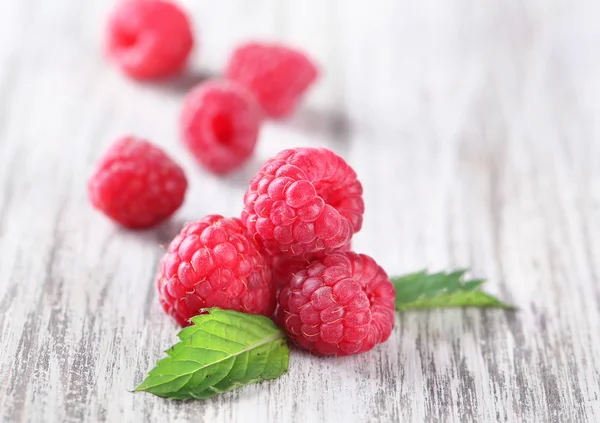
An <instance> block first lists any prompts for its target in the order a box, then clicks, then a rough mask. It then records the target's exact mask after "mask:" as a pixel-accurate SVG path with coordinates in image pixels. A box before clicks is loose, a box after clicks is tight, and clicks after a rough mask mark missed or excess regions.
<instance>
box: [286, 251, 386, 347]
mask: <svg viewBox="0 0 600 423" xmlns="http://www.w3.org/2000/svg"><path fill="white" fill-rule="evenodd" d="M394 299H395V291H394V286H393V285H392V283H391V282H390V281H389V279H388V277H387V274H386V273H385V271H384V270H383V269H382V268H381V267H379V266H378V265H377V263H376V262H375V261H374V260H373V259H372V258H370V257H368V256H366V255H364V254H356V253H351V252H344V253H334V254H329V255H327V256H325V257H324V258H323V259H321V260H315V261H313V262H311V263H310V264H309V265H308V266H306V267H305V269H304V270H301V271H297V272H295V273H294V274H293V275H290V277H289V280H288V281H287V284H285V286H284V287H283V288H282V289H281V292H280V293H279V298H278V308H277V315H276V317H277V320H278V321H279V323H280V324H282V325H283V326H284V327H285V329H286V331H287V332H288V336H289V337H290V339H291V340H292V341H294V342H295V343H296V344H297V345H299V346H300V347H302V348H304V349H306V350H308V351H310V352H311V353H313V354H318V355H338V356H343V355H350V354H358V353H362V352H365V351H369V350H370V349H372V348H373V347H374V346H375V345H377V344H380V343H382V342H384V341H386V340H387V339H388V337H389V336H390V334H391V332H392V329H393V328H394V321H395V320H394V319H395V307H394Z"/></svg>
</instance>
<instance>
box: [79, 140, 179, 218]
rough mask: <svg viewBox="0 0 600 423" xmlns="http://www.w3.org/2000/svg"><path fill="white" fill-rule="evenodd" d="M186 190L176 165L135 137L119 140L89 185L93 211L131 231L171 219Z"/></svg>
mask: <svg viewBox="0 0 600 423" xmlns="http://www.w3.org/2000/svg"><path fill="white" fill-rule="evenodd" d="M186 189H187V180H186V178H185V174H184V173H183V170H182V169H181V168H180V167H179V166H178V165H177V163H175V162H174V161H173V160H172V159H171V158H170V157H169V156H167V155H166V154H165V153H164V151H162V150H161V149H160V148H158V147H156V146H155V145H152V144H150V143H149V142H147V141H143V140H141V139H138V138H134V137H125V138H121V139H119V140H117V141H116V142H115V143H114V144H113V145H112V147H110V149H109V150H108V151H107V152H106V153H105V154H104V156H103V157H102V158H101V160H100V162H99V163H98V166H97V167H96V171H95V172H94V174H93V175H92V177H91V178H90V179H89V181H88V194H89V197H90V201H91V202H92V204H93V205H94V207H96V208H97V209H98V210H100V211H102V212H103V213H104V214H106V215H107V216H108V217H110V218H111V219H113V220H115V221H117V222H119V223H121V224H122V225H124V226H127V227H130V228H147V227H150V226H154V225H156V224H158V223H160V222H162V221H163V220H165V219H166V218H167V217H169V216H171V215H172V214H173V213H174V212H175V210H177V209H178V208H179V206H181V204H182V203H183V199H184V197H185V191H186Z"/></svg>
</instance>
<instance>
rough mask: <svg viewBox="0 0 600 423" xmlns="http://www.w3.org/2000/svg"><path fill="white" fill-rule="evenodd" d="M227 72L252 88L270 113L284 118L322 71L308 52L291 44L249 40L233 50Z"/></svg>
mask: <svg viewBox="0 0 600 423" xmlns="http://www.w3.org/2000/svg"><path fill="white" fill-rule="evenodd" d="M225 75H226V76H227V78H229V79H232V80H235V81H237V82H239V83H241V84H243V85H245V86H246V87H248V89H249V90H250V91H252V92H253V93H254V94H255V95H256V97H257V98H258V101H259V103H260V104H261V106H262V108H263V110H264V111H265V113H266V114H267V115H269V116H270V117H272V118H280V117H284V116H286V115H288V114H290V113H291V112H292V111H293V109H294V108H295V107H296V104H297V103H298V102H299V101H300V99H301V97H302V95H303V94H304V92H305V91H306V90H307V89H308V87H310V85H311V84H312V83H313V82H314V81H315V80H316V79H317V76H318V70H317V67H316V66H315V65H314V63H313V62H312V61H311V59H309V58H308V57H307V56H306V55H305V54H304V53H302V52H300V51H297V50H294V49H292V48H290V47H286V46H283V45H279V44H266V43H248V44H244V45H242V46H240V47H238V48H237V49H236V50H235V51H234V52H233V55H232V56H231V59H230V60H229V64H228V66H227V70H226V71H225Z"/></svg>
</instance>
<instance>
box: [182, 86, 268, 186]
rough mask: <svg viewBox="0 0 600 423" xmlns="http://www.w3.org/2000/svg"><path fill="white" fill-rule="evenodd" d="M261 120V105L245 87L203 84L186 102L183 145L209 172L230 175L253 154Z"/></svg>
mask: <svg viewBox="0 0 600 423" xmlns="http://www.w3.org/2000/svg"><path fill="white" fill-rule="evenodd" d="M261 118H262V114H261V110H260V106H259V105H258V103H257V102H256V99H255V98H254V96H253V95H252V94H251V93H250V92H248V91H247V90H246V89H245V88H244V87H243V86H241V85H238V84H236V83H235V82H231V81H224V80H223V81H219V80H213V81H208V82H204V83H202V84H200V85H199V86H197V87H196V88H194V89H193V90H192V91H191V92H190V93H189V94H188V95H187V97H186V99H185V102H184V105H183V111H182V115H181V127H182V137H183V142H184V144H185V145H186V146H187V147H188V149H189V150H190V152H191V153H192V155H193V156H194V158H195V159H196V160H197V161H198V162H199V163H200V164H202V165H203V166H205V167H206V168H207V169H209V170H210V171H212V172H215V173H217V174H224V173H228V172H231V171H233V170H235V169H237V168H239V167H240V166H242V165H243V164H244V162H246V161H247V160H248V159H249V158H250V156H251V155H252V153H253V152H254V148H255V147H256V141H257V139H258V133H259V130H260V125H261Z"/></svg>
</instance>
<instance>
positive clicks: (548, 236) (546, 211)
mask: <svg viewBox="0 0 600 423" xmlns="http://www.w3.org/2000/svg"><path fill="white" fill-rule="evenodd" d="M185 5H186V6H187V7H188V8H189V10H191V11H192V13H193V17H194V22H195V26H196V28H197V29H198V31H199V33H200V46H201V47H200V48H199V49H198V50H197V52H196V54H195V56H194V58H193V61H192V66H191V70H190V73H189V74H188V75H187V76H185V77H182V78H179V79H177V80H173V81H169V82H168V83H166V84H164V85H142V84H135V83H131V82H130V81H127V80H125V79H124V78H123V77H121V76H120V75H119V74H118V73H117V72H115V71H114V69H112V68H110V67H108V66H107V64H106V62H105V61H104V60H103V58H102V55H101V34H102V27H103V23H104V20H105V16H106V13H107V11H108V10H109V8H110V7H111V6H112V1H111V0H95V1H93V2H91V1H81V0H53V1H44V0H27V1H22V0H2V2H0V270H1V271H0V351H1V353H0V421H7V422H13V421H29V422H41V421H44V422H53V421H56V422H67V421H73V422H77V421H109V422H129V421H132V422H138V421H160V422H183V421H207V422H230V421H240V422H244V421H249V422H250V421H269V422H270V421H273V422H288V421H290V422H313V421H315V422H317V421H324V422H348V423H349V422H368V421H373V422H375V421H416V422H418V421H440V422H446V421H452V422H469V421H538V422H554V421H556V422H567V421H577V422H584V421H589V422H596V421H600V331H599V330H598V328H599V327H600V241H599V238H600V237H599V235H600V50H599V48H598V46H599V45H600V26H598V24H597V17H598V16H600V6H599V4H598V3H597V2H592V1H584V0H581V1H566V0H551V1H549V0H546V1H542V0H527V1H523V0H507V1H502V2H496V1H491V0H486V1H472V0H452V1H450V0H449V1H443V2H434V1H432V0H425V1H420V2H409V1H405V0H403V1H397V0H371V1H369V2H364V1H360V0H345V1H341V0H336V1H330V2H322V1H318V0H305V1H302V2H297V1H279V0H231V1H219V2H210V1H202V2H199V1H193V0H186V1H185ZM249 37H255V38H266V39H279V40H284V41H287V42H291V43H294V44H296V45H299V46H301V47H303V48H304V49H306V50H308V51H310V52H311V53H312V54H313V56H314V57H315V58H316V59H317V60H318V61H319V62H320V63H321V65H322V70H323V77H322V79H321V80H320V82H319V84H318V86H317V87H316V88H315V89H314V90H313V91H312V92H311V93H310V95H309V97H308V98H307V101H306V102H305V104H304V106H303V108H302V109H301V110H299V111H298V113H297V114H296V115H295V116H294V117H292V118H291V119H289V120H288V121H285V122H277V123H268V124H267V125H266V126H265V128H264V131H263V133H262V136H261V142H260V147H259V149H258V151H257V154H256V158H255V160H253V161H252V163H250V164H249V165H248V167H247V168H246V169H244V170H242V171H240V172H239V173H237V174H235V175H232V176H229V177H227V178H224V179H220V178H216V177H214V176H212V175H210V174H208V173H206V172H205V171H203V170H202V169H199V168H198V167H197V166H195V165H194V163H193V162H192V160H191V159H190V157H189V156H188V155H187V154H186V153H185V151H184V150H183V148H182V146H181V145H180V143H179V142H178V128H177V118H178V114H179V107H180V104H181V100H182V96H183V95H184V93H185V91H186V90H187V89H188V88H189V87H190V86H191V85H193V84H194V83H195V82H197V81H198V80H199V78H200V77H199V75H201V74H202V73H204V72H207V71H208V72H215V71H218V70H219V69H220V68H222V66H223V64H224V63H225V61H226V59H227V56H228V54H229V52H230V50H231V48H232V47H233V46H234V45H235V44H236V43H238V42H239V41H241V40H244V39H247V38H249ZM125 133H134V134H139V135H141V136H146V137H149V138H151V139H152V140H154V141H155V142H156V143H158V144H161V145H163V146H164V147H166V148H167V149H168V150H169V151H170V152H171V153H172V154H173V155H174V156H176V157H177V158H178V160H179V161H180V162H181V163H182V164H183V166H184V167H185V169H186V170H187V172H188V175H189V178H190V182H191V184H190V190H189V193H188V197H187V201H186V203H185V205H184V207H183V208H182V209H181V210H180V211H179V212H178V214H177V215H176V217H175V218H174V219H173V220H172V221H171V222H169V223H167V224H165V225H163V226H162V227H160V228H158V229H156V230H150V231H145V232H127V231H123V230H120V229H118V228H116V227H115V226H113V225H112V224H111V223H109V222H107V221H106V220H105V219H104V218H103V217H102V216H100V215H99V214H98V213H95V212H94V211H93V210H91V208H90V206H89V205H88V203H87V199H86V193H85V180H86V177H87V175H88V174H89V173H90V171H91V169H92V167H93V164H94V162H95V160H96V159H97V158H98V157H99V155H100V154H101V152H102V151H103V150H104V149H105V148H106V146H107V145H108V144H109V143H110V142H111V141H112V140H113V139H114V138H115V137H116V136H119V135H122V134H125ZM297 145H325V146H329V147H331V148H333V149H335V150H336V151H338V152H339V153H340V154H342V155H343V156H345V157H346V158H347V159H348V160H349V161H350V162H351V163H352V165H353V166H354V167H355V168H356V170H357V172H358V174H359V175H360V177H361V179H362V181H363V182H364V188H365V200H366V204H367V213H366V216H365V217H366V219H365V224H364V229H363V231H362V232H361V233H360V234H358V235H357V237H356V238H355V239H356V240H355V244H354V245H355V247H356V249H357V250H359V251H361V252H365V253H368V254H371V255H373V256H374V257H375V258H376V259H377V260H378V261H379V262H380V263H381V264H382V265H383V266H384V267H385V268H386V269H387V270H388V272H389V273H391V274H398V273H404V272H409V271H414V270H418V269H421V268H429V269H431V270H438V269H452V268H456V267H465V266H470V267H471V268H472V270H473V274H474V275H475V276H478V277H487V278H489V283H488V284H487V288H488V289H489V290H491V291H492V292H495V293H497V294H499V295H500V296H501V297H502V298H503V299H506V300H508V301H510V302H512V303H515V304H517V305H518V306H519V307H520V309H521V310H520V311H519V312H517V313H512V312H505V311H494V310H485V311H479V310H439V311H428V312H405V313H402V314H399V315H398V318H397V327H396V329H395V332H394V334H393V335H392V337H391V339H390V340H389V341H388V342H387V343H386V344H384V345H381V346H379V347H378V348H376V349H375V350H373V351H372V352H371V353H369V354H365V355H362V356H357V357H349V358H343V359H320V358H314V357H309V356H308V355H306V354H303V353H301V352H299V351H296V350H295V351H293V353H292V357H291V360H290V370H289V373H288V374H287V375H285V376H284V377H282V378H281V379H279V380H277V381H274V382H271V383H264V384H261V385H254V386H249V387H246V388H243V389H240V390H237V391H234V392H231V393H228V394H225V395H222V396H219V397H216V398H213V399H211V400H207V401H203V402H200V401H196V402H170V401H166V400H161V399H158V398H156V397H153V396H151V395H147V394H132V393H129V392H128V390H129V389H132V388H133V387H134V386H135V385H136V383H138V382H139V381H140V380H141V379H142V377H143V375H144V374H145V372H146V371H147V370H148V369H149V368H150V367H151V366H152V364H153V363H154V362H155V361H156V360H157V359H158V358H159V357H160V356H161V354H162V351H163V350H164V349H166V348H167V347H168V346H170V345H171V344H172V343H173V342H174V340H175V334H176V327H175V325H174V324H172V323H171V321H170V320H169V319H167V318H166V317H165V315H164V314H163V313H162V312H161V310H160V308H159V306H158V303H157V300H156V293H155V288H154V284H153V274H154V271H155V268H156V264H157V260H158V258H159V256H160V254H161V252H162V249H161V247H160V246H159V244H164V243H167V242H168V241H169V239H170V238H171V237H172V236H173V234H174V233H175V232H177V231H178V230H179V228H180V226H181V224H182V222H185V221H189V220H193V219H195V218H198V217H200V216H202V215H205V214H207V213H222V214H226V215H235V214H238V213H239V211H240V209H241V198H242V194H243V192H244V185H245V184H246V183H247V181H248V180H249V178H250V175H251V174H252V172H254V171H255V170H256V168H257V167H258V166H259V163H260V161H261V160H264V159H265V158H267V157H268V156H270V155H272V154H274V153H276V152H277V151H278V150H280V149H282V148H285V147H291V146H297Z"/></svg>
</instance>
